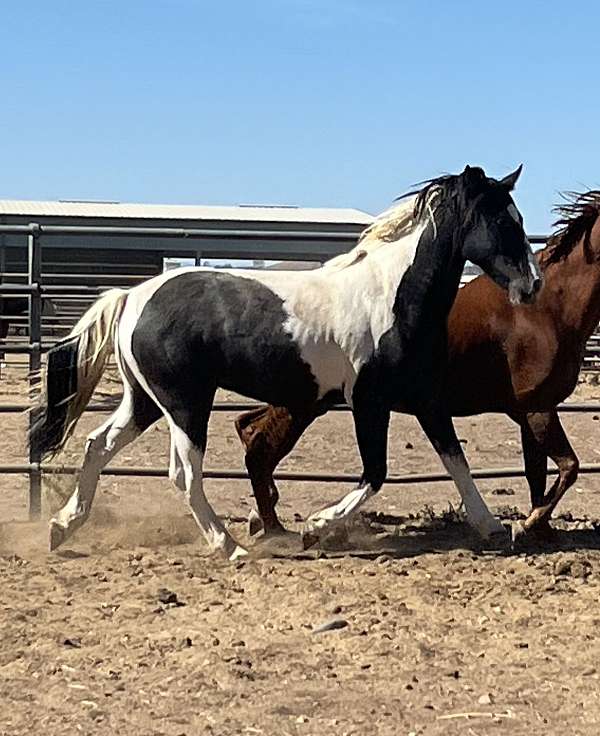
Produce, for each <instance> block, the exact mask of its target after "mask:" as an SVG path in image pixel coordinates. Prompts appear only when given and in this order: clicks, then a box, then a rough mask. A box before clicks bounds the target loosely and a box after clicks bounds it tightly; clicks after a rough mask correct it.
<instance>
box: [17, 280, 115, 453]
mask: <svg viewBox="0 0 600 736" xmlns="http://www.w3.org/2000/svg"><path fill="white" fill-rule="evenodd" d="M126 297H127V292H126V291H125V290H123V289H111V290H110V291H108V292H106V294H103V295H102V296H101V297H100V299H98V300H97V301H96V302H94V304H92V306H91V307H90V308H89V309H88V311H87V312H86V313H85V314H84V315H83V317H82V318H81V319H80V320H79V322H78V323H77V324H76V325H75V327H74V328H73V330H72V331H71V333H70V334H69V336H68V337H66V338H65V339H64V340H61V341H60V342H59V343H58V344H57V345H56V346H55V347H53V348H52V350H50V351H49V353H48V362H47V366H46V372H45V397H44V402H43V405H42V411H41V414H40V417H39V419H38V420H37V421H36V422H35V424H34V425H33V427H32V428H31V431H30V433H29V447H30V450H32V451H34V452H36V453H39V454H40V457H42V458H44V457H47V456H52V455H56V453H58V452H59V451H60V450H61V449H62V448H63V447H64V445H65V443H66V442H67V440H68V439H69V437H70V436H71V434H72V433H73V430H74V429H75V426H76V424H77V421H78V420H79V417H80V416H81V415H82V414H83V411H84V409H85V407H86V406H87V405H88V403H89V401H90V399H91V398H92V394H93V393H94V389H95V388H96V386H97V385H98V382H99V381H100V378H101V377H102V374H103V372H104V369H105V367H106V363H107V362H108V359H109V358H110V356H111V353H112V352H113V348H114V339H115V330H116V326H117V324H118V321H119V318H120V316H121V312H122V311H123V306H124V304H125V299H126Z"/></svg>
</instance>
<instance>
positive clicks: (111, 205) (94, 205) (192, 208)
mask: <svg viewBox="0 0 600 736" xmlns="http://www.w3.org/2000/svg"><path fill="white" fill-rule="evenodd" d="M3 215H17V216H26V217H93V218H104V217H105V218H109V219H119V218H129V219H131V218H134V219H136V220H137V219H152V220H171V219H173V220H211V221H215V220H220V221H225V222H226V221H229V222H286V223H323V224H335V225H368V224H369V223H371V222H372V221H373V217H372V216H371V215H369V214H367V213H366V212H362V211H361V210H357V209H352V208H323V207H282V206H263V205H238V206H233V207H225V206H209V205H195V204H130V203H124V202H97V201H80V200H59V201H56V202H52V201H34V200H23V199H4V200H0V216H3Z"/></svg>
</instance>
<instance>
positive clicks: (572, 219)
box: [540, 189, 600, 265]
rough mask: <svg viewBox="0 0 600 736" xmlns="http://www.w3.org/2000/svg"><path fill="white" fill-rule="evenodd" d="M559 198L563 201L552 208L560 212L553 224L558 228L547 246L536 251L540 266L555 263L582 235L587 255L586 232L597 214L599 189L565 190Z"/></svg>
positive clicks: (590, 228)
mask: <svg viewBox="0 0 600 736" xmlns="http://www.w3.org/2000/svg"><path fill="white" fill-rule="evenodd" d="M563 197H564V199H565V200H566V203H565V204H561V205H558V206H557V207H555V208H554V210H553V211H554V212H556V214H557V215H560V217H559V218H558V220H556V222H555V223H554V224H553V227H555V228H558V230H557V231H556V232H555V233H554V234H553V235H552V236H551V237H550V238H549V239H548V244H547V246H546V247H545V248H544V250H543V251H542V253H541V254H540V255H541V256H542V263H543V264H544V265H546V264H550V263H558V262H559V261H561V260H562V259H563V258H566V257H567V256H568V255H569V253H571V251H572V250H573V248H574V247H575V245H576V244H577V243H578V242H579V241H580V240H581V238H584V241H583V248H584V251H585V252H586V254H588V255H589V246H590V233H591V231H592V227H593V226H594V223H595V222H596V219H597V218H598V216H599V215H600V190H598V189H590V191H589V192H584V193H579V192H566V193H565V194H563Z"/></svg>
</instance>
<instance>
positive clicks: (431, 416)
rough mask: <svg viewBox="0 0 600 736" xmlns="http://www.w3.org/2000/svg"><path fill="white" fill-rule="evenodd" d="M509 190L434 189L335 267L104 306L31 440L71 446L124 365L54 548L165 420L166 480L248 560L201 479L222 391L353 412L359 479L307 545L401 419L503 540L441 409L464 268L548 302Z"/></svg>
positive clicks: (184, 273) (364, 489) (206, 279)
mask: <svg viewBox="0 0 600 736" xmlns="http://www.w3.org/2000/svg"><path fill="white" fill-rule="evenodd" d="M519 174H520V168H519V169H518V170H517V171H515V172H514V173H513V174H510V175H509V176H507V177H506V178H505V179H503V180H500V181H497V180H495V179H491V178H488V177H487V176H486V175H485V173H484V172H483V171H482V170H481V169H480V168H471V167H468V166H467V167H466V168H465V170H464V171H463V172H462V173H461V174H459V175H455V176H444V177H441V178H439V179H435V180H431V181H429V182H428V183H427V184H426V185H425V186H424V187H423V189H421V190H420V191H419V192H417V193H414V194H412V195H409V197H408V198H407V199H404V200H402V201H401V202H400V204H398V205H397V206H396V207H394V208H392V209H391V210H390V211H388V212H387V213H384V215H383V216H380V218H379V219H378V220H377V221H376V222H375V224H374V225H373V226H371V229H370V231H369V233H367V237H364V238H362V239H361V241H360V243H359V244H358V245H357V246H356V248H354V250H352V251H350V252H349V253H347V254H344V255H342V256H339V257H338V258H337V259H336V260H335V261H334V262H333V263H330V264H329V266H328V267H327V268H323V269H320V270H316V271H303V272H281V271H280V272H273V271H250V270H228V271H225V272H224V271H222V270H218V271H216V270H212V269H209V268H184V269H179V270H176V271H169V272H167V273H165V274H162V275H160V276H157V277H155V278H153V279H150V280H149V281H147V282H145V283H144V284H141V285H139V286H136V287H134V288H132V289H130V290H128V291H123V290H112V291H110V292H108V293H106V294H105V295H103V296H102V297H101V298H100V299H99V300H98V301H97V302H96V303H95V304H94V305H93V306H92V307H91V308H90V309H89V311H88V312H87V313H86V314H85V315H84V316H83V317H82V319H81V321H80V322H79V323H78V324H77V325H76V327H75V328H74V329H73V331H72V333H71V334H70V336H69V337H68V338H66V339H65V340H64V341H62V342H61V343H59V344H58V345H57V346H56V347H55V348H54V349H53V350H52V351H51V352H50V354H49V358H48V368H47V375H46V399H45V402H44V411H43V414H42V416H41V418H40V419H39V421H38V423H37V425H36V426H35V427H34V429H33V430H32V433H31V435H30V443H31V446H32V447H33V448H36V449H37V450H39V451H40V452H41V453H42V454H43V456H47V455H52V454H55V453H56V452H57V451H59V450H60V449H61V448H62V446H63V445H64V443H65V442H66V440H67V438H68V437H69V436H70V434H71V433H72V431H73V429H74V427H75V423H76V422H77V420H78V419H79V417H80V415H81V413H82V412H83V410H84V408H85V406H86V405H87V403H88V402H89V400H90V398H91V395H92V392H93V390H94V388H95V386H96V385H97V383H98V381H99V380H100V377H101V375H102V372H103V370H104V367H105V365H106V361H107V359H108V357H109V355H110V353H111V352H112V350H113V348H114V352H115V355H116V360H117V364H118V367H119V370H120V373H121V376H122V380H123V385H124V394H123V398H122V401H121V404H120V406H119V408H118V409H117V410H116V411H115V413H114V414H113V415H112V416H111V417H110V418H109V419H108V420H107V421H106V422H105V423H104V424H103V425H102V426H101V427H99V428H98V429H97V430H95V431H94V432H92V434H91V435H90V436H89V438H88V442H87V445H86V450H85V459H84V463H83V467H82V470H81V473H80V476H79V479H78V483H77V487H76V489H75V491H74V492H73V494H72V496H71V497H70V498H69V500H68V501H67V503H66V504H65V506H64V507H63V508H62V509H61V510H60V511H59V512H58V513H57V514H56V516H55V517H54V518H53V519H52V520H51V522H50V547H51V549H55V548H56V547H58V546H59V545H60V544H61V543H62V542H64V541H65V540H66V539H67V538H68V537H69V536H70V535H71V534H72V533H73V531H74V530H75V529H77V528H78V527H80V526H81V524H82V523H83V522H84V521H85V519H86V518H87V517H88V515H89V512H90V508H91V505H92V501H93V498H94V494H95V491H96V486H97V483H98V478H99V475H100V472H101V470H102V468H104V467H105V465H106V464H107V463H108V462H109V461H110V460H111V459H112V458H114V456H115V455H116V454H117V452H119V450H121V449H122V448H123V447H125V446H126V445H127V444H128V443H129V442H131V441H132V440H134V439H135V438H136V437H137V436H138V435H140V433H142V432H143V431H144V430H146V429H147V428H148V427H149V426H150V425H152V424H153V423H154V422H156V421H157V420H158V419H159V418H160V417H162V416H164V417H166V419H167V422H168V425H169V429H170V434H171V459H170V472H169V476H170V478H171V479H172V480H173V481H174V482H175V484H176V485H177V487H178V488H180V489H181V490H182V491H184V493H185V494H186V498H187V501H188V502H189V505H190V507H191V510H192V513H193V515H194V517H195V519H196V521H197V523H198V525H199V527H200V528H201V530H202V532H203V533H204V535H205V537H206V539H207V541H208V544H209V545H210V547H211V549H213V550H216V549H218V550H221V551H222V552H224V553H225V554H226V556H227V557H229V558H230V559H235V558H236V557H238V556H240V555H243V554H245V550H244V549H243V548H242V547H241V546H240V545H238V544H237V542H236V541H235V540H234V539H233V537H232V536H231V535H230V534H229V532H228V531H227V530H226V529H225V527H224V526H223V524H222V523H221V521H220V520H219V518H218V517H217V515H216V513H215V512H214V510H213V508H212V507H211V505H210V504H209V502H208V501H207V499H206V496H205V494H204V490H203V484H202V462H203V458H204V454H205V449H206V441H207V427H208V419H209V415H210V412H211V408H212V403H213V398H214V395H215V391H216V389H217V388H218V387H221V388H225V389H229V390H233V391H236V392H238V393H240V394H243V395H245V396H248V397H251V398H253V399H257V400H259V401H264V402H267V403H269V404H273V405H275V406H285V407H287V408H288V410H289V411H290V412H292V413H294V412H305V411H307V410H308V409H310V411H311V412H312V413H313V414H314V412H315V408H317V409H318V408H324V407H326V406H329V405H330V404H333V403H336V402H339V401H340V400H341V399H345V400H346V402H347V403H348V404H349V406H350V407H351V408H352V412H353V416H354V422H355V429H356V437H357V441H358V447H359V450H360V454H361V458H362V462H363V468H364V469H363V474H362V480H361V482H360V484H359V486H358V488H356V489H355V490H353V491H351V492H350V493H348V494H347V495H346V496H344V498H342V499H341V500H340V501H339V502H337V503H336V504H334V505H332V506H329V507H327V508H325V509H323V510H322V511H319V512H317V513H315V514H313V515H312V516H311V517H310V518H309V519H308V522H307V526H306V533H307V536H310V535H315V534H316V535H317V536H318V535H319V534H320V533H321V532H322V531H323V530H324V529H325V528H326V527H327V526H328V525H329V524H331V523H332V522H335V521H340V520H343V519H345V518H346V517H347V516H348V515H349V514H350V513H352V512H353V511H355V510H356V509H357V508H358V507H359V506H360V505H361V504H363V503H364V502H365V501H366V500H367V499H368V498H369V497H370V496H372V495H373V494H374V493H376V492H377V491H378V490H379V489H380V488H381V486H382V484H383V482H384V480H385V476H386V454H387V434H388V423H389V418H390V410H391V409H392V408H394V409H399V408H400V409H402V408H404V409H405V410H406V411H409V412H410V413H412V414H415V415H416V416H417V417H418V418H419V421H420V423H421V425H422V427H423V429H424V430H425V432H426V434H427V436H428V437H429V439H430V440H431V442H432V443H433V446H434V447H435V449H436V450H437V452H438V453H439V455H440V457H441V459H442V461H443V463H444V465H445V467H446V468H447V470H448V472H449V473H450V474H451V475H452V477H453V479H454V481H455V483H456V485H457V487H458V490H459V492H460V495H461V496H462V499H463V501H464V505H465V509H466V512H467V515H468V518H469V520H470V522H471V523H472V525H473V526H474V527H475V528H476V529H477V530H478V531H479V533H480V534H481V535H483V536H484V537H486V538H487V537H490V536H491V535H492V534H495V533H504V530H503V527H502V525H501V524H500V522H499V521H498V520H497V519H495V518H494V517H493V516H492V514H491V513H490V511H489V509H488V508H487V506H486V504H485V502H484V501H483V499H482V498H481V496H480V495H479V492H478V490H477V488H476V486H475V484H474V482H473V480H472V478H471V475H470V472H469V468H468V465H467V463H466V460H465V457H464V455H463V452H462V449H461V446H460V444H459V442H458V440H457V438H456V434H455V432H454V427H453V424H452V420H451V417H450V416H448V415H446V414H444V413H443V412H442V411H441V410H440V407H439V402H438V394H439V389H440V386H441V384H442V377H443V374H444V371H445V365H446V318H447V315H448V312H449V309H450V307H451V305H452V303H453V301H454V298H455V296H456V292H457V289H458V286H459V281H460V276H461V273H462V271H463V267H464V265H465V261H466V260H467V259H468V260H471V261H473V262H474V263H476V264H478V265H479V266H481V267H482V268H483V269H484V270H485V271H486V272H487V273H488V274H489V275H490V276H491V277H492V278H493V279H494V280H495V281H496V282H497V283H498V284H499V285H500V286H502V287H503V288H506V289H508V290H509V293H510V296H511V298H512V299H513V300H514V301H531V300H532V299H533V298H534V296H535V293H536V291H537V290H538V288H539V287H540V285H541V281H540V274H539V271H538V268H537V264H536V261H535V258H534V256H533V254H532V251H531V248H530V246H529V243H528V241H527V237H526V235H525V232H524V230H523V224H522V218H521V215H520V214H519V212H518V210H517V208H516V207H515V205H514V203H513V200H512V198H511V195H510V192H511V190H512V189H513V187H514V185H515V183H516V180H517V178H518V176H519Z"/></svg>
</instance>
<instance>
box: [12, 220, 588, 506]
mask: <svg viewBox="0 0 600 736" xmlns="http://www.w3.org/2000/svg"><path fill="white" fill-rule="evenodd" d="M2 234H6V235H24V236H26V240H27V252H28V268H27V273H19V272H16V271H9V272H5V273H4V274H3V276H5V277H8V278H12V279H21V280H22V282H23V283H6V282H3V283H0V297H2V298H3V299H6V300H7V301H10V300H14V299H18V298H21V299H22V298H23V297H26V298H27V300H28V310H27V314H23V315H22V316H20V317H18V316H17V317H12V318H10V321H11V322H12V323H13V324H15V326H16V327H17V328H18V329H22V328H24V327H26V328H27V335H26V337H25V339H24V340H22V341H15V342H10V343H6V342H5V343H4V344H0V355H1V354H2V353H6V354H24V355H28V356H29V362H28V368H29V372H28V379H27V380H28V382H29V393H30V402H28V403H24V402H13V403H3V404H0V414H7V413H19V412H28V422H29V426H30V427H31V423H32V422H34V421H35V418H36V415H37V411H39V409H38V402H37V401H36V398H37V397H38V396H39V383H38V381H39V377H38V376H39V369H40V367H41V360H42V354H43V352H45V351H46V350H47V349H49V348H50V347H51V346H52V345H53V344H54V340H55V339H56V338H57V337H58V336H60V334H64V332H65V330H67V329H68V328H69V326H70V325H72V324H74V322H75V321H76V320H77V319H78V317H79V315H80V314H81V311H82V310H83V309H85V308H87V306H88V305H89V304H90V303H91V302H92V301H93V300H94V299H95V298H97V296H98V295H99V294H100V293H102V292H103V291H105V290H106V289H107V288H110V287H111V286H113V285H115V286H126V287H131V286H134V285H135V284H136V283H139V282H141V281H143V280H144V279H145V278H147V276H144V275H143V274H132V273H128V274H112V273H110V274H89V273H82V274H75V273H68V272H67V271H66V268H68V264H66V263H61V264H60V268H61V271H60V272H57V273H45V274H43V275H42V270H41V253H42V240H43V239H45V238H51V241H50V242H51V243H52V242H55V240H56V237H57V236H64V237H65V238H66V239H67V241H68V238H69V236H81V235H85V236H91V237H94V236H99V237H101V236H110V237H111V238H112V237H115V238H169V239H177V238H179V239H181V240H182V241H183V242H189V241H195V243H194V245H193V247H191V248H187V249H186V248H185V247H184V248H183V249H182V250H190V251H193V250H194V249H195V250H196V254H198V253H199V250H198V248H199V244H200V243H201V242H202V240H218V241H223V242H224V243H226V241H227V240H241V241H246V243H248V242H249V241H260V240H268V241H280V242H284V241H288V242H292V243H293V242H301V243H303V244H306V243H311V242H312V243H314V246H313V251H312V252H311V251H310V247H311V246H310V245H309V246H306V245H301V247H302V248H303V251H302V255H298V253H297V252H294V253H293V254H291V253H288V254H286V256H285V257H292V258H294V259H295V260H311V261H319V260H321V258H322V256H323V253H322V252H321V251H319V250H318V248H317V245H318V242H317V241H327V242H330V243H333V244H335V248H336V249H338V251H339V252H341V250H343V249H344V246H346V247H349V246H351V245H354V243H355V242H356V238H357V233H356V232H350V231H337V232H336V231H305V230H284V229H264V228H261V229H251V228H231V227H228V228H215V227H210V228H186V227H183V228H182V227H172V228H168V227H106V226H83V225H76V226H75V225H60V224H58V225H56V224H52V225H45V224H37V223H30V224H22V225H0V235H2ZM529 240H530V242H531V243H534V244H543V243H545V242H546V240H547V238H546V236H542V235H532V236H530V237H529ZM249 247H250V248H252V244H251V243H250V246H249ZM224 251H226V252H227V253H228V255H227V256H225V257H229V258H235V259H238V258H251V257H253V256H250V255H249V253H248V252H244V251H243V249H242V248H240V247H238V248H236V247H234V246H233V245H231V246H230V247H227V246H225V245H224ZM115 252H117V253H118V250H117V251H115ZM197 257H198V255H197ZM327 257H330V255H328V256H327ZM128 267H129V266H126V265H123V266H121V268H122V269H123V270H125V269H126V268H128ZM133 267H134V266H131V267H130V268H133ZM78 281H79V283H78ZM82 281H84V282H86V283H81V282H82ZM43 282H44V283H43ZM61 282H63V283H61ZM65 282H66V283H65ZM87 282H92V283H87ZM48 300H49V301H51V302H52V305H53V309H54V311H53V313H52V314H47V313H43V304H44V302H45V301H48ZM49 331H51V332H50V336H51V337H53V338H54V340H50V339H45V338H46V337H48V336H49ZM585 363H586V364H587V365H594V366H598V365H600V336H599V335H594V336H593V337H592V338H591V340H590V343H589V347H588V351H587V352H586V356H585ZM117 405H118V402H117V401H116V400H112V399H107V400H106V401H99V402H94V403H92V404H90V405H89V406H88V407H87V410H86V411H90V412H108V411H113V410H114V409H115V408H116V406H117ZM257 406H260V404H256V403H254V402H217V403H215V405H214V409H215V411H219V412H241V411H247V410H250V409H253V408H256V407H257ZM558 409H559V411H561V412H569V413H570V412H575V413H580V412H597V413H598V414H599V415H600V403H593V402H587V403H585V402H584V403H566V404H561V405H560V406H559V407H558ZM331 411H349V408H348V407H347V406H346V405H337V406H334V407H332V408H331ZM79 470H80V467H79V466H76V465H59V464H44V463H42V462H41V458H40V457H39V456H36V455H35V454H34V453H33V452H30V454H29V462H26V463H21V464H6V463H5V464H0V473H6V474H13V475H14V474H25V475H27V476H28V478H29V510H30V516H31V517H32V518H37V517H38V516H39V514H40V510H41V480H42V477H43V476H44V475H57V474H76V473H78V472H79ZM557 472H558V471H557V470H555V469H551V470H549V473H550V474H552V475H554V474H556V473H557ZM580 472H581V473H598V472H600V464H587V465H582V466H581V468H580ZM472 473H473V477H474V478H480V479H482V478H486V479H493V478H517V477H523V476H524V475H525V472H524V470H523V468H520V467H499V468H481V469H473V471H472ZM102 474H103V475H107V476H142V477H157V478H165V477H168V470H167V469H166V468H156V467H141V466H129V467H122V466H110V465H109V466H108V467H107V468H105V469H104V470H103V471H102ZM203 475H204V477H206V478H210V479H222V480H227V479H233V480H244V479H247V478H248V474H247V473H246V472H245V471H243V470H238V469H235V468H225V469H219V470H210V469H207V470H205V471H204V472H203ZM274 477H275V479H277V480H282V481H286V480H287V481H311V482H324V483H332V482H337V483H357V482H358V481H359V480H360V478H359V476H358V475H354V474H344V473H309V472H290V471H279V472H276V473H275V474H274ZM450 480H451V478H450V476H449V475H447V474H446V473H443V472H427V473H410V474H405V475H391V476H390V477H388V478H387V479H386V483H389V484H393V485H406V484H411V483H433V482H446V481H450Z"/></svg>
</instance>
